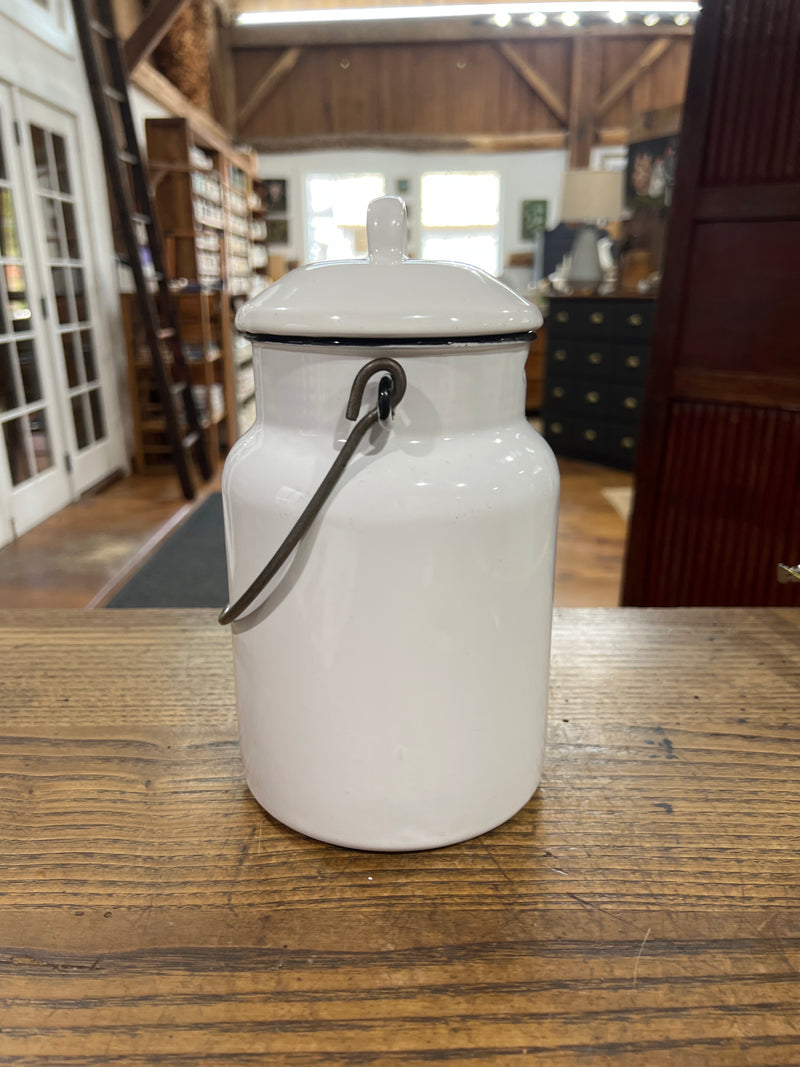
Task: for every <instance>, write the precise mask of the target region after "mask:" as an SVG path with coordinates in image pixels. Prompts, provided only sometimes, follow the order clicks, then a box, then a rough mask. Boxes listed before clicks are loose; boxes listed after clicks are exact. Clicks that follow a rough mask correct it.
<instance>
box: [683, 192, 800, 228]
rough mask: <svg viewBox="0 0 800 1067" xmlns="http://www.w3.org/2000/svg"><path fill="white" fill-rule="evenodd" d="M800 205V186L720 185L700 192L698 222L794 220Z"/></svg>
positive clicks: (698, 197)
mask: <svg viewBox="0 0 800 1067" xmlns="http://www.w3.org/2000/svg"><path fill="white" fill-rule="evenodd" d="M798 204H800V182H786V184H782V185H779V184H777V183H770V184H763V185H727V186H726V185H720V186H716V187H712V188H710V189H709V188H704V189H700V191H699V192H698V196H697V208H696V212H697V213H696V218H697V219H698V220H702V221H703V222H709V221H724V220H726V219H736V220H737V221H741V220H743V219H746V220H748V221H750V222H757V221H759V220H763V221H767V220H770V219H772V220H774V219H794V218H796V217H797V205H798Z"/></svg>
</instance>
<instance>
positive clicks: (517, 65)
mask: <svg viewBox="0 0 800 1067" xmlns="http://www.w3.org/2000/svg"><path fill="white" fill-rule="evenodd" d="M497 50H498V52H500V54H501V55H502V56H504V57H505V59H507V60H508V62H509V63H510V64H511V66H512V67H513V68H514V70H515V71H516V72H517V74H519V76H520V78H522V80H523V81H524V82H525V84H526V85H527V86H528V88H529V89H530V90H531V92H532V93H533V94H534V95H535V96H537V97H538V98H539V99H540V100H541V101H542V103H544V104H545V105H546V106H547V107H548V108H550V110H551V111H552V113H553V114H554V115H555V117H556V118H557V119H558V121H559V122H560V123H561V125H562V126H566V125H567V120H568V115H569V113H568V111H567V105H566V103H565V102H564V101H563V100H562V99H561V97H560V96H559V94H558V93H557V92H556V91H555V89H554V88H553V87H552V85H551V84H550V83H549V82H548V81H547V79H546V78H545V77H544V76H543V75H541V74H540V73H539V72H538V71H537V70H536V69H535V67H532V66H531V65H530V63H528V61H527V60H526V59H525V57H524V56H521V55H520V54H519V52H518V51H517V50H516V48H515V47H514V46H513V44H509V43H508V41H503V42H501V43H500V44H498V45H497Z"/></svg>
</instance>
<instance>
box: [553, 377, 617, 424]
mask: <svg viewBox="0 0 800 1067" xmlns="http://www.w3.org/2000/svg"><path fill="white" fill-rule="evenodd" d="M612 394H613V390H612V387H611V386H610V385H609V384H608V383H606V382H587V381H583V380H582V379H578V378H552V377H551V378H550V379H548V382H547V391H546V393H545V408H546V410H547V412H548V414H551V413H553V412H559V411H569V412H571V413H573V414H576V415H581V414H588V415H590V416H591V415H597V414H602V415H607V414H608V413H609V411H610V409H611V404H612Z"/></svg>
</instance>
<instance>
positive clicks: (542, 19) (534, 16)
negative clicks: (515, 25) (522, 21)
mask: <svg viewBox="0 0 800 1067" xmlns="http://www.w3.org/2000/svg"><path fill="white" fill-rule="evenodd" d="M528 22H530V24H531V26H544V25H545V24H546V22H547V15H545V13H544V11H531V13H530V15H528Z"/></svg>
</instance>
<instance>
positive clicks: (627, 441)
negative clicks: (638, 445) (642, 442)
mask: <svg viewBox="0 0 800 1067" xmlns="http://www.w3.org/2000/svg"><path fill="white" fill-rule="evenodd" d="M634 443H635V442H634V440H633V438H632V437H623V438H622V440H621V441H620V444H621V445H622V447H623V448H633V446H634Z"/></svg>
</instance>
